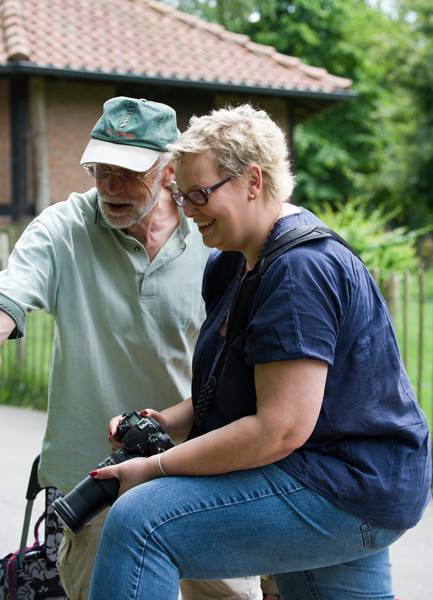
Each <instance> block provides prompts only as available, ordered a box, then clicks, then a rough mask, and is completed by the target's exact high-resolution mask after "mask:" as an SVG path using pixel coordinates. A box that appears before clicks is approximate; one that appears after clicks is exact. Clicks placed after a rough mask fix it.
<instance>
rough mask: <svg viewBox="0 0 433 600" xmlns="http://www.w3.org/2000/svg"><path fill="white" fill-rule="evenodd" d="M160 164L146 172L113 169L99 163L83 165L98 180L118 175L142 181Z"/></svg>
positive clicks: (126, 180)
mask: <svg viewBox="0 0 433 600" xmlns="http://www.w3.org/2000/svg"><path fill="white" fill-rule="evenodd" d="M159 166H160V165H159V164H158V165H155V166H154V167H152V169H150V171H147V172H146V173H137V171H111V170H110V169H108V168H107V167H104V166H102V165H98V164H89V163H88V164H85V165H83V167H84V168H85V169H86V171H87V174H88V175H90V177H92V178H93V179H95V180H96V181H106V180H107V179H109V178H110V177H118V178H119V179H121V180H122V181H124V182H133V181H137V180H138V181H142V180H143V179H146V177H147V176H148V175H150V174H151V173H153V172H154V171H155V170H156V169H158V168H159Z"/></svg>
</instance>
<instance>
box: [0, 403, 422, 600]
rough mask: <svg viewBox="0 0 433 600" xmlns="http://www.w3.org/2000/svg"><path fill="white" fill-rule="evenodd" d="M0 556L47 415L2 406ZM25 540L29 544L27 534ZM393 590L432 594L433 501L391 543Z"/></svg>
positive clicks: (409, 595)
mask: <svg viewBox="0 0 433 600" xmlns="http://www.w3.org/2000/svg"><path fill="white" fill-rule="evenodd" d="M0 424H1V430H2V438H3V440H2V441H3V444H2V446H1V451H0V479H1V483H0V556H1V557H3V556H5V555H6V554H8V553H9V552H13V551H15V550H17V549H18V547H19V545H20V541H21V528H22V523H23V518H24V510H25V506H26V500H25V494H26V491H27V483H28V478H29V474H30V469H31V466H32V464H33V460H34V458H35V457H36V456H37V454H39V452H40V448H41V442H42V437H43V432H44V428H45V413H43V412H40V411H32V410H28V409H22V408H13V407H10V406H3V405H0ZM43 506H44V498H43V493H41V494H39V497H38V498H37V499H36V501H35V503H34V507H33V515H32V520H31V530H32V528H33V525H34V522H35V520H36V518H37V517H38V516H39V515H40V514H41V512H42V511H43ZM28 543H33V539H32V532H30V535H29V539H28ZM391 560H392V563H393V577H394V589H395V593H396V595H397V596H398V597H399V598H402V599H403V600H432V598H433V502H430V504H429V506H428V507H427V510H426V512H425V514H424V516H423V518H422V520H421V522H420V523H419V524H418V525H417V526H416V527H415V528H414V529H412V530H410V531H408V532H407V533H406V534H405V535H404V536H403V538H402V539H401V540H399V541H398V542H397V543H396V544H395V545H394V546H392V547H391Z"/></svg>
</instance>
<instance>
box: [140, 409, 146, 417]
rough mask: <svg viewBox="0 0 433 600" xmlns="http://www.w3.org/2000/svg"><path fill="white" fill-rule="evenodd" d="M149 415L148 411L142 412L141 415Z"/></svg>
mask: <svg viewBox="0 0 433 600" xmlns="http://www.w3.org/2000/svg"><path fill="white" fill-rule="evenodd" d="M147 414H148V412H147V410H140V415H143V416H144V415H147Z"/></svg>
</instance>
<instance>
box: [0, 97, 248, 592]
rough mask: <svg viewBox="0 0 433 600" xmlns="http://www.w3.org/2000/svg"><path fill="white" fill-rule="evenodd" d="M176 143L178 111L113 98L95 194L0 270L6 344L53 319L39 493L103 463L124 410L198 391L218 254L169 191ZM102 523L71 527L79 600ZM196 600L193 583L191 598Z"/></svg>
mask: <svg viewBox="0 0 433 600" xmlns="http://www.w3.org/2000/svg"><path fill="white" fill-rule="evenodd" d="M177 136H178V130H177V126H176V114H175V112H174V110H173V109H172V108H170V107H169V106H166V105H164V104H160V103H157V102H152V101H148V100H144V99H134V98H125V97H118V98H113V99H111V100H108V101H107V102H106V103H105V104H104V110H103V115H102V116H101V118H100V119H99V120H98V122H97V123H96V125H95V127H94V129H93V131H92V133H91V139H90V141H89V143H88V145H87V147H86V149H85V151H84V154H83V157H82V159H81V163H82V164H83V166H84V168H85V169H86V170H87V172H88V174H89V175H90V176H91V177H92V178H93V179H94V182H95V187H93V188H92V189H90V190H89V191H88V192H86V193H84V194H77V193H73V194H71V195H70V196H69V198H68V200H67V201H66V202H59V203H56V204H54V205H52V206H50V207H49V208H47V209H46V210H44V211H43V212H42V213H41V214H40V215H39V216H38V217H37V218H35V219H34V221H32V223H31V224H30V225H29V226H28V228H27V229H26V231H25V232H24V233H23V235H22V236H21V238H20V240H19V241H18V243H17V244H16V247H15V249H14V251H13V253H12V255H11V257H10V260H9V264H8V268H7V270H5V271H3V272H2V273H0V344H2V343H3V342H4V341H5V340H6V339H7V338H8V337H9V338H16V337H21V336H22V335H23V333H24V323H25V318H26V316H27V315H28V314H29V312H30V311H31V310H38V309H44V310H45V311H46V312H47V313H48V314H50V315H52V316H53V318H54V320H55V323H56V333H55V339H54V345H53V355H52V361H51V373H50V385H49V399H48V416H47V429H46V432H45V437H44V441H43V447H42V453H41V462H40V468H39V480H40V483H41V485H42V486H54V487H57V488H59V489H60V490H61V491H62V492H63V493H67V492H68V491H70V490H71V489H72V488H73V487H74V486H75V485H76V484H77V483H78V482H79V481H81V480H82V479H83V478H84V477H85V476H86V475H87V473H88V472H89V470H91V469H93V468H94V467H95V465H97V464H98V463H99V462H100V461H101V460H102V459H103V458H105V457H106V456H107V454H108V453H109V451H110V448H109V446H108V444H107V433H108V432H107V425H108V422H109V420H110V419H111V418H112V417H113V416H114V415H117V414H121V413H124V412H127V411H131V410H134V409H140V408H143V407H145V406H151V407H153V408H155V409H157V410H162V409H163V408H165V407H167V406H169V405H172V404H174V403H176V402H178V401H179V400H182V399H184V398H186V397H188V396H189V395H190V377H191V371H190V363H191V355H192V350H193V347H194V344H195V341H196V338H197V334H198V330H199V327H200V325H201V322H202V320H203V318H204V309H203V304H202V298H201V279H202V272H203V269H204V266H205V263H206V260H207V256H208V250H207V249H206V248H205V247H204V245H203V244H202V241H201V236H200V234H199V233H198V231H197V230H196V228H195V225H194V224H193V223H192V221H190V220H188V219H186V218H185V217H184V215H183V212H182V211H179V210H178V209H177V207H176V206H175V204H174V203H173V201H172V200H171V198H170V195H169V191H168V190H167V189H166V188H167V187H169V186H170V185H171V184H172V182H173V177H174V173H173V169H172V168H171V166H170V164H169V162H168V159H167V153H166V145H167V144H169V143H171V142H174V141H175V140H176V139H177ZM105 515H106V511H105V512H104V513H101V514H100V515H98V516H97V517H96V518H95V519H94V520H93V521H92V522H91V523H90V524H88V525H87V526H86V527H85V528H84V530H83V531H82V532H81V533H80V534H79V535H74V534H73V533H72V532H70V531H68V530H67V529H66V530H65V536H64V538H63V541H62V544H61V547H60V550H59V571H60V574H61V578H62V583H63V585H64V587H65V591H66V593H67V594H68V596H69V598H70V600H86V599H87V597H88V589H89V584H90V577H91V571H92V567H93V561H94V556H95V553H96V549H97V545H98V542H99V537H100V533H101V529H102V525H103V522H104V519H105ZM239 585H240V592H239V593H240V595H237V594H238V592H233V589H237V587H238V586H239ZM215 586H217V587H216V588H215ZM221 586H222V587H223V588H224V589H227V590H228V591H226V592H224V593H223V594H222V595H220V594H219V592H215V589H217V590H219V589H220V587H221ZM208 589H209V592H205V593H202V591H200V595H199V596H196V597H201V598H206V597H225V598H238V597H240V598H248V599H254V600H256V599H257V598H259V597H260V595H259V592H258V589H257V582H256V581H255V580H253V581H250V580H245V581H242V580H241V581H239V580H237V581H234V582H233V585H232V582H231V581H228V582H226V583H225V582H211V583H209V588H208ZM207 593H208V594H209V595H208V596H206V594H207ZM193 597H194V582H191V583H190V582H188V591H187V592H186V595H185V596H184V598H189V599H191V598H193Z"/></svg>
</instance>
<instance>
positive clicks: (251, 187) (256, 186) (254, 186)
mask: <svg viewBox="0 0 433 600" xmlns="http://www.w3.org/2000/svg"><path fill="white" fill-rule="evenodd" d="M245 175H246V180H247V183H248V198H249V199H250V200H254V199H255V198H257V196H258V195H259V194H260V192H261V190H262V184H263V180H262V170H261V168H260V167H259V166H258V165H255V164H251V165H248V167H247V170H246V173H245Z"/></svg>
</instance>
